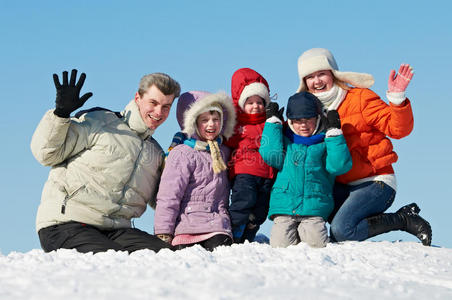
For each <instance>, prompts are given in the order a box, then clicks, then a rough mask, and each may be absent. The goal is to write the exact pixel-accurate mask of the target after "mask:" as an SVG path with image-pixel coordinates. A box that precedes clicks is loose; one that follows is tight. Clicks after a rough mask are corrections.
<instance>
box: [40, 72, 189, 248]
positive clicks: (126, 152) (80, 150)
mask: <svg viewBox="0 0 452 300" xmlns="http://www.w3.org/2000/svg"><path fill="white" fill-rule="evenodd" d="M76 78H77V70H72V72H71V76H70V80H68V72H63V81H62V83H60V80H59V78H58V76H57V75H56V74H54V75H53V79H54V83H55V87H56V90H57V95H56V101H55V102H56V105H55V109H52V110H50V111H48V112H47V113H46V114H45V115H44V117H43V118H42V120H41V122H40V123H39V125H38V127H37V129H36V131H35V133H34V134H33V138H32V141H31V150H32V152H33V155H34V156H35V158H36V159H37V160H38V161H39V162H40V163H41V164H42V165H44V166H50V167H51V170H50V173H49V178H48V180H47V182H46V183H45V186H44V189H43V192H42V197H41V204H40V206H39V208H38V213H37V217H36V229H37V231H38V235H39V239H40V241H41V246H42V248H43V249H44V251H46V252H49V251H52V250H56V249H59V248H66V249H77V250H78V251H79V252H91V251H92V252H94V253H96V252H102V251H107V250H109V249H114V250H122V251H128V252H133V251H136V250H139V249H151V250H154V251H159V250H160V249H162V248H169V247H170V246H169V245H168V244H166V243H165V242H163V241H161V240H160V239H159V238H157V237H156V236H154V235H150V234H148V233H146V232H144V231H141V230H138V229H136V228H132V226H131V219H132V218H138V217H140V216H141V215H142V214H143V212H144V211H145V210H146V206H147V204H151V205H152V204H153V203H155V195H156V193H157V188H158V183H159V180H160V175H161V171H162V164H163V160H164V155H163V151H162V148H161V147H160V145H159V144H158V143H157V141H155V140H154V139H153V138H152V134H153V132H154V130H155V129H156V128H157V127H158V126H159V125H161V124H162V123H163V122H164V121H165V120H166V118H167V117H168V114H169V111H170V108H171V105H172V103H173V101H174V99H175V98H176V97H178V96H179V94H180V86H179V84H178V83H177V82H176V81H175V80H174V79H172V78H171V77H169V76H168V75H166V74H163V73H153V74H149V75H146V76H144V77H143V78H142V79H141V81H140V84H139V89H138V91H137V92H136V94H135V97H134V99H133V100H132V101H130V103H129V104H128V105H127V106H126V107H125V109H124V110H123V111H122V112H120V113H119V112H116V113H115V112H112V111H109V110H107V109H102V108H94V109H90V110H87V111H81V112H78V113H77V114H76V115H75V116H74V117H70V114H71V113H72V112H74V111H75V110H77V109H78V108H80V107H82V106H83V104H84V103H85V102H86V101H87V100H88V98H90V97H91V96H92V93H86V94H84V95H83V96H81V97H80V91H81V89H82V86H83V83H84V81H85V78H86V75H85V74H84V73H82V74H81V75H80V78H79V80H78V82H77V83H76Z"/></svg>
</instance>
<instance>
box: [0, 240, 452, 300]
mask: <svg viewBox="0 0 452 300" xmlns="http://www.w3.org/2000/svg"><path fill="white" fill-rule="evenodd" d="M451 265H452V250H451V249H448V248H440V247H425V246H422V245H421V244H420V243H415V242H400V241H398V242H367V241H366V242H344V243H337V244H328V245H327V247H326V248H322V249H315V248H310V247H309V246H307V245H306V244H303V243H302V244H299V245H296V246H291V247H288V248H277V249H274V248H271V247H270V246H269V245H268V244H259V243H246V244H242V245H232V246H230V247H219V248H217V249H216V250H215V251H213V252H207V251H206V250H204V249H203V248H201V247H199V246H195V247H192V248H187V249H184V250H180V251H176V252H171V251H169V250H162V251H160V252H159V253H154V252H152V251H150V250H141V251H137V252H134V253H132V254H130V255H129V254H127V253H126V252H114V251H108V252H105V253H98V254H95V255H93V254H92V253H88V254H81V253H78V252H76V251H75V250H65V249H61V250H58V251H54V252H51V253H44V252H43V251H42V250H40V249H34V250H32V251H30V252H27V253H19V252H11V253H9V254H8V255H3V254H0V299H2V300H8V299H36V300H40V299H45V300H50V299H64V300H71V299H109V300H114V299H121V300H122V299H130V300H133V299H253V300H255V299H328V300H331V299H334V300H337V299H452V267H451Z"/></svg>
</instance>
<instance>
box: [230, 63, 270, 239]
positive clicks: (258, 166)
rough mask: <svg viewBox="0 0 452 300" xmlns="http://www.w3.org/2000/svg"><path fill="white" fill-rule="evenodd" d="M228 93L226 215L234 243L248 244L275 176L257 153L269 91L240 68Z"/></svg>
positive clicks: (264, 214)
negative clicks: (232, 116) (230, 130)
mask: <svg viewBox="0 0 452 300" xmlns="http://www.w3.org/2000/svg"><path fill="white" fill-rule="evenodd" d="M231 94H232V99H233V102H234V105H235V108H236V112H237V125H236V128H235V132H234V135H233V136H232V137H231V138H230V139H229V140H227V141H226V143H225V144H226V145H227V146H229V147H231V148H233V153H232V157H231V160H230V162H229V167H230V173H229V175H230V178H231V180H233V186H232V195H231V204H230V207H229V213H230V216H231V223H232V231H233V232H232V234H233V237H234V241H235V242H237V243H242V242H244V241H245V240H248V241H250V242H252V241H253V240H254V237H255V236H256V233H257V231H258V230H259V227H260V225H262V223H264V221H265V219H266V217H267V214H268V206H269V201H270V192H271V188H272V185H273V182H274V177H275V172H274V170H273V168H272V167H270V166H269V165H267V164H266V163H265V162H264V161H263V159H262V157H261V155H260V154H259V146H260V144H261V137H262V131H263V129H264V125H265V120H266V116H265V108H266V106H267V105H268V104H269V102H270V91H269V86H268V83H267V81H266V80H265V78H264V77H262V75H260V74H259V73H257V72H256V71H254V70H252V69H249V68H242V69H239V70H237V71H236V72H235V73H234V74H233V75H232V82H231ZM262 142H269V141H262Z"/></svg>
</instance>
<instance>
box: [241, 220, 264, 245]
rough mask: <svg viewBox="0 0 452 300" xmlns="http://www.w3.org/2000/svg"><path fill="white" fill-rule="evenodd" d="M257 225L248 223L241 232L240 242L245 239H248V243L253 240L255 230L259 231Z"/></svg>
mask: <svg viewBox="0 0 452 300" xmlns="http://www.w3.org/2000/svg"><path fill="white" fill-rule="evenodd" d="M259 227H260V226H259V225H256V224H253V223H248V224H247V225H246V228H245V231H244V232H243V236H242V243H243V242H245V241H248V242H250V243H251V242H253V241H254V238H255V237H256V234H257V232H258V231H259Z"/></svg>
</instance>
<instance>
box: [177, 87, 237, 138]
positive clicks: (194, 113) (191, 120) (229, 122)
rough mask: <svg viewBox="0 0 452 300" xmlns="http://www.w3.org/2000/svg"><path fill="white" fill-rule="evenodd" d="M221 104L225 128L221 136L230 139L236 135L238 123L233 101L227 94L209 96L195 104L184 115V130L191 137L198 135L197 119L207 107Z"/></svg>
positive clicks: (219, 93) (220, 93)
mask: <svg viewBox="0 0 452 300" xmlns="http://www.w3.org/2000/svg"><path fill="white" fill-rule="evenodd" d="M215 104H219V105H220V106H221V107H222V109H223V128H222V129H221V134H222V135H223V136H224V137H225V138H226V139H228V138H230V137H231V136H232V134H233V133H234V127H235V123H236V114H235V109H234V104H233V103H232V99H231V98H230V97H229V96H228V95H226V93H225V92H218V93H215V94H209V95H207V96H205V97H203V98H202V99H200V100H198V101H196V102H194V103H193V104H192V105H191V106H190V108H189V109H188V110H187V111H185V113H184V130H183V131H182V132H184V133H186V134H187V135H188V136H189V137H191V136H193V135H194V134H195V133H196V127H197V126H196V118H197V117H198V116H199V115H200V114H201V113H203V112H204V111H205V108H206V107H209V106H212V105H215Z"/></svg>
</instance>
